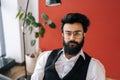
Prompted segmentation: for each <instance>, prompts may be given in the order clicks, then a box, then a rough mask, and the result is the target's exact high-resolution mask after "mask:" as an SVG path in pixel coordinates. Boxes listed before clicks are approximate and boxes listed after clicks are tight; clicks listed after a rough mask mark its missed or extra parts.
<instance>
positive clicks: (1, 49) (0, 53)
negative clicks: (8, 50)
mask: <svg viewBox="0 0 120 80" xmlns="http://www.w3.org/2000/svg"><path fill="white" fill-rule="evenodd" d="M5 55H6V54H5V43H4V33H3V24H2V14H1V0H0V57H4V56H5Z"/></svg>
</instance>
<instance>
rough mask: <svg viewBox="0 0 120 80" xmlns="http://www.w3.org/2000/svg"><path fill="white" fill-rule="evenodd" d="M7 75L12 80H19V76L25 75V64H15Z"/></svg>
mask: <svg viewBox="0 0 120 80" xmlns="http://www.w3.org/2000/svg"><path fill="white" fill-rule="evenodd" d="M27 74H28V75H31V73H27ZM5 75H6V76H8V77H10V78H11V79H12V80H17V79H18V78H20V77H22V76H24V75H25V67H24V66H14V67H13V68H11V70H10V71H8V72H7V73H6V74H5Z"/></svg>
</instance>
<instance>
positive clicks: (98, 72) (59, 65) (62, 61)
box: [31, 50, 105, 80]
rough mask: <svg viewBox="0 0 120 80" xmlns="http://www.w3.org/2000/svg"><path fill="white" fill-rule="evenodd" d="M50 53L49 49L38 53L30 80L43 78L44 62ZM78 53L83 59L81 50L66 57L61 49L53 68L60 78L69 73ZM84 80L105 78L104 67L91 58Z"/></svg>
mask: <svg viewBox="0 0 120 80" xmlns="http://www.w3.org/2000/svg"><path fill="white" fill-rule="evenodd" d="M50 53H51V51H45V52H43V53H42V54H41V55H40V58H38V61H37V64H36V67H35V70H34V73H33V74H32V76H31V80H43V77H44V68H45V64H46V61H47V58H48V56H49V55H50ZM80 55H81V56H82V57H83V58H84V59H85V55H84V53H83V51H82V50H81V51H80V52H79V53H78V54H77V55H76V56H74V57H72V58H70V59H67V58H66V57H65V55H64V51H63V53H62V54H61V56H60V57H59V58H58V60H57V61H56V63H55V68H56V71H57V73H58V75H59V77H60V78H63V77H64V76H65V75H67V74H68V73H69V71H70V70H71V69H72V68H73V66H74V64H75V63H76V61H77V59H78V58H79V56H80ZM86 80H105V69H104V66H103V65H102V63H101V62H100V61H99V60H97V59H95V58H91V61H90V64H89V67H88V72H87V76H86Z"/></svg>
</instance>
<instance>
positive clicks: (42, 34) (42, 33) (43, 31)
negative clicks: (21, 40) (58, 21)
mask: <svg viewBox="0 0 120 80" xmlns="http://www.w3.org/2000/svg"><path fill="white" fill-rule="evenodd" d="M44 33H45V29H44V28H43V27H42V28H41V29H40V31H39V34H40V36H41V37H43V36H44Z"/></svg>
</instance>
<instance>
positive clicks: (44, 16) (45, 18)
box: [41, 13, 49, 20]
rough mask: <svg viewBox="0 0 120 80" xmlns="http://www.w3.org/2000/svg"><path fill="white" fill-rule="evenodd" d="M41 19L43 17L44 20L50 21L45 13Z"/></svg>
mask: <svg viewBox="0 0 120 80" xmlns="http://www.w3.org/2000/svg"><path fill="white" fill-rule="evenodd" d="M41 17H42V19H44V20H48V19H49V17H48V15H47V14H45V13H43V14H41Z"/></svg>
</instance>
